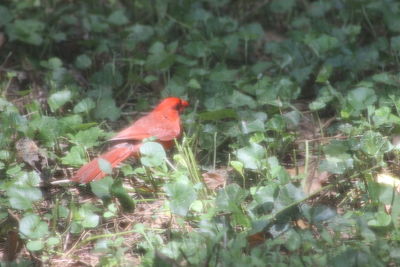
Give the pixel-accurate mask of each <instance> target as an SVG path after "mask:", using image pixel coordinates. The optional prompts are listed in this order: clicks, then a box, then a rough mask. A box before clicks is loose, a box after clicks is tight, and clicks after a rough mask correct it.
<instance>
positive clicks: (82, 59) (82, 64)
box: [75, 54, 92, 70]
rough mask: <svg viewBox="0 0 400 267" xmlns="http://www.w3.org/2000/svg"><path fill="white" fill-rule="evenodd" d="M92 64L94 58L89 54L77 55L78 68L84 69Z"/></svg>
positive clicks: (76, 64)
mask: <svg viewBox="0 0 400 267" xmlns="http://www.w3.org/2000/svg"><path fill="white" fill-rule="evenodd" d="M91 65H92V60H91V59H90V57H89V56H87V55H85V54H83V55H79V56H77V57H76V59H75V66H76V67H77V68H78V69H81V70H84V69H87V68H89V67H90V66H91Z"/></svg>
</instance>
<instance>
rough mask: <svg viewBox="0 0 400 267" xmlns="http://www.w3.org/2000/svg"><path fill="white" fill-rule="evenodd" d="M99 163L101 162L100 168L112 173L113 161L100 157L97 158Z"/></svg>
mask: <svg viewBox="0 0 400 267" xmlns="http://www.w3.org/2000/svg"><path fill="white" fill-rule="evenodd" d="M97 164H99V168H100V170H101V171H102V172H104V173H106V174H111V173H112V166H111V163H110V162H109V161H108V160H106V159H103V158H99V159H98V160H97Z"/></svg>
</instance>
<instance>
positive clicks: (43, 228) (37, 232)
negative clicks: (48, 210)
mask: <svg viewBox="0 0 400 267" xmlns="http://www.w3.org/2000/svg"><path fill="white" fill-rule="evenodd" d="M19 232H20V233H21V234H22V236H23V237H24V238H29V239H38V238H44V237H45V236H46V235H48V234H49V227H48V225H47V223H45V222H44V221H41V219H40V217H39V216H38V215H36V214H26V215H25V216H24V217H23V218H22V219H21V221H20V223H19Z"/></svg>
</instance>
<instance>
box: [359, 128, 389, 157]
mask: <svg viewBox="0 0 400 267" xmlns="http://www.w3.org/2000/svg"><path fill="white" fill-rule="evenodd" d="M360 145H361V150H362V151H363V152H365V153H366V154H367V155H369V156H371V157H376V156H380V155H383V154H384V153H386V152H388V151H390V150H391V149H392V146H391V145H390V143H389V141H388V140H387V139H386V138H384V137H383V136H382V135H381V134H380V133H378V132H373V131H368V132H366V133H365V134H364V135H363V137H362V138H361V140H360Z"/></svg>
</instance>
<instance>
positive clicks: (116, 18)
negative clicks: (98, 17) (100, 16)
mask: <svg viewBox="0 0 400 267" xmlns="http://www.w3.org/2000/svg"><path fill="white" fill-rule="evenodd" d="M107 20H108V22H109V23H111V24H113V25H117V26H121V25H124V24H127V23H128V22H129V19H128V18H127V17H126V15H125V12H124V10H122V9H118V10H115V11H114V12H113V13H111V14H110V16H109V17H108V18H107Z"/></svg>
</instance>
